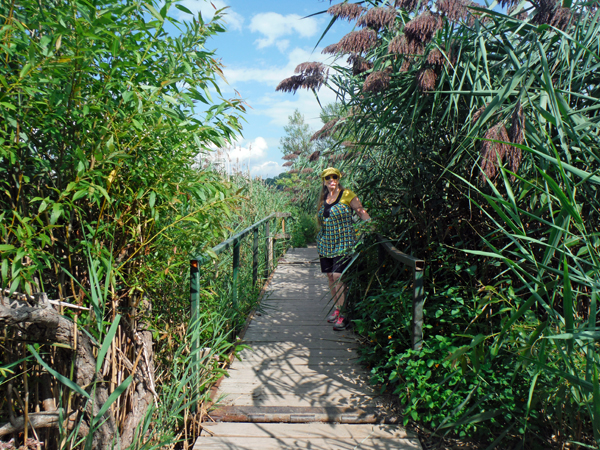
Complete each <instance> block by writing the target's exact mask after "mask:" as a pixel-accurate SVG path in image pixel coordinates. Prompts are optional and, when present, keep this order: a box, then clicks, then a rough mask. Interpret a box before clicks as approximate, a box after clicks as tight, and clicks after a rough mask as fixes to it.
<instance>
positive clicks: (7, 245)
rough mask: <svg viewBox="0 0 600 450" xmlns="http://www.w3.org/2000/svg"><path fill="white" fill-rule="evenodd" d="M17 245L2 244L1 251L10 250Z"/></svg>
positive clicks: (0, 245)
mask: <svg viewBox="0 0 600 450" xmlns="http://www.w3.org/2000/svg"><path fill="white" fill-rule="evenodd" d="M14 248H15V246H14V245H10V244H0V252H7V251H9V250H14Z"/></svg>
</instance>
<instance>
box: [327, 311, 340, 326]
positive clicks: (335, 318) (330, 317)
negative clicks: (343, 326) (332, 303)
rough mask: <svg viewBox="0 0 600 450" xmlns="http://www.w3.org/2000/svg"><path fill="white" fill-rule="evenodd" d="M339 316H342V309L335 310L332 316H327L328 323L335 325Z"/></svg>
mask: <svg viewBox="0 0 600 450" xmlns="http://www.w3.org/2000/svg"><path fill="white" fill-rule="evenodd" d="M339 316H340V309H339V308H335V309H334V310H333V312H332V313H331V314H329V316H327V322H329V323H333V322H335V321H337V319H338V317H339Z"/></svg>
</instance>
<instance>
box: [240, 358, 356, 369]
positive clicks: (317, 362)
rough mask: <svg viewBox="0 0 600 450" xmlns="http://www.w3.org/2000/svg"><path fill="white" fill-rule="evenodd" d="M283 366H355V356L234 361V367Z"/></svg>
mask: <svg viewBox="0 0 600 450" xmlns="http://www.w3.org/2000/svg"><path fill="white" fill-rule="evenodd" d="M283 366H290V367H294V368H297V369H296V370H301V369H299V368H298V367H299V366H309V367H308V368H309V369H310V370H315V369H320V368H325V367H348V366H350V367H356V358H348V357H344V358H340V357H327V358H326V357H322V358H311V359H310V360H309V359H308V358H298V357H291V358H289V359H283V360H282V359H280V358H266V359H264V358H261V359H255V360H248V359H247V358H245V359H243V360H242V361H236V363H235V368H236V369H246V368H248V369H257V368H258V367H261V368H262V367H266V368H279V367H283Z"/></svg>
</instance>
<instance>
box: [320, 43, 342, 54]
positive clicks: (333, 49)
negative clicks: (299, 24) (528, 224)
mask: <svg viewBox="0 0 600 450" xmlns="http://www.w3.org/2000/svg"><path fill="white" fill-rule="evenodd" d="M340 52H341V50H340V43H339V42H336V43H335V44H330V45H328V46H327V47H325V48H324V49H323V50H321V53H323V54H324V55H335V54H336V53H340Z"/></svg>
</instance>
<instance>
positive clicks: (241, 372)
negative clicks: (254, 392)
mask: <svg viewBox="0 0 600 450" xmlns="http://www.w3.org/2000/svg"><path fill="white" fill-rule="evenodd" d="M228 373H229V378H227V380H234V379H235V380H243V381H248V380H253V379H255V378H257V377H261V378H275V379H277V380H278V381H279V382H280V381H281V380H282V379H286V380H291V379H293V378H295V377H298V376H302V377H313V378H314V377H330V378H332V377H336V378H342V379H347V378H353V377H356V376H362V377H364V376H366V377H369V372H368V371H367V370H365V369H363V368H362V367H360V366H356V365H349V364H348V365H344V366H340V365H330V366H323V365H316V364H305V365H302V366H299V367H296V366H291V365H288V364H278V365H269V364H263V365H261V366H259V367H258V368H257V367H256V365H254V366H250V365H242V363H239V364H235V366H234V367H231V368H230V369H229V370H228Z"/></svg>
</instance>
